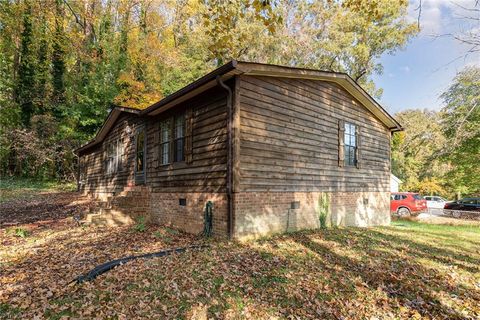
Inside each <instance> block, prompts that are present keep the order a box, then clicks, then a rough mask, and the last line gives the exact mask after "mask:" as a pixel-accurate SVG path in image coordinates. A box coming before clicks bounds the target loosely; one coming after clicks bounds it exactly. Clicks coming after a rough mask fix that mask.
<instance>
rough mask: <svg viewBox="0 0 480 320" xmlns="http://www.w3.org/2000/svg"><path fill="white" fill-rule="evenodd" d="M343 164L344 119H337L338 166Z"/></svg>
mask: <svg viewBox="0 0 480 320" xmlns="http://www.w3.org/2000/svg"><path fill="white" fill-rule="evenodd" d="M344 165H345V121H343V120H339V121H338V166H339V167H343V166H344Z"/></svg>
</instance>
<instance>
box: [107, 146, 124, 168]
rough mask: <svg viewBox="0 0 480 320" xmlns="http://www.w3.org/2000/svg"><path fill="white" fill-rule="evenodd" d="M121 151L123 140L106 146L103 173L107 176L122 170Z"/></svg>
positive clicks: (122, 149)
mask: <svg viewBox="0 0 480 320" xmlns="http://www.w3.org/2000/svg"><path fill="white" fill-rule="evenodd" d="M123 151H124V147H123V139H119V140H115V141H112V142H110V143H108V144H107V146H106V157H105V171H106V172H107V174H114V173H116V172H119V171H121V170H122V157H123Z"/></svg>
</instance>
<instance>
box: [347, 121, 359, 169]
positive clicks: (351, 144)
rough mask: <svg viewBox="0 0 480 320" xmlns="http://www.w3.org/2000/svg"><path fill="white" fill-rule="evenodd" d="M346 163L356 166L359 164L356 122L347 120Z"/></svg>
mask: <svg viewBox="0 0 480 320" xmlns="http://www.w3.org/2000/svg"><path fill="white" fill-rule="evenodd" d="M344 146H345V154H344V157H345V158H344V159H345V165H347V166H355V165H356V164H357V150H356V149H357V128H356V126H355V125H354V124H351V123H348V122H345V136H344Z"/></svg>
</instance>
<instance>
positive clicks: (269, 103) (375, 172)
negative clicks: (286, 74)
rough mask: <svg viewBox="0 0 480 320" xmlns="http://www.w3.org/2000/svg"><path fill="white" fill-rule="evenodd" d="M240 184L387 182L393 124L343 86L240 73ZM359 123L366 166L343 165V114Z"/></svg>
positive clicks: (338, 187)
mask: <svg viewBox="0 0 480 320" xmlns="http://www.w3.org/2000/svg"><path fill="white" fill-rule="evenodd" d="M239 90H240V110H241V112H240V122H241V124H240V128H241V129H240V160H239V162H240V173H239V176H240V181H239V187H238V190H237V191H247V192H248V191H380V192H382V191H385V192H387V191H388V190H389V177H390V132H389V130H388V129H387V128H386V127H385V126H384V125H383V124H382V123H381V122H380V121H379V120H378V119H377V118H376V117H375V116H374V115H373V114H372V113H371V112H369V111H368V110H367V109H366V108H365V107H363V106H362V105H360V103H359V102H358V101H357V100H355V98H353V97H352V96H351V95H350V94H349V93H348V92H347V91H345V90H344V89H343V88H341V87H340V86H338V85H336V84H333V83H329V82H324V81H315V80H303V79H289V78H274V77H253V76H242V77H241V81H240V89H239ZM341 120H343V121H347V122H350V123H353V124H355V125H357V126H359V127H360V128H361V130H360V141H361V149H360V153H359V156H360V159H359V160H360V161H361V162H360V163H361V166H360V167H359V168H357V167H350V166H344V167H340V166H339V161H338V155H339V130H338V126H339V121H341Z"/></svg>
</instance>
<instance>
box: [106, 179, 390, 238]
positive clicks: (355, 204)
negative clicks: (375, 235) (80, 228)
mask: <svg viewBox="0 0 480 320" xmlns="http://www.w3.org/2000/svg"><path fill="white" fill-rule="evenodd" d="M320 195H321V193H319V192H241V193H235V194H234V197H233V207H234V225H235V231H234V237H236V238H245V237H255V236H261V235H267V234H272V233H281V232H286V231H294V230H300V229H313V228H318V227H319V219H318V211H317V210H318V209H317V208H318V207H317V206H318V199H319V197H320ZM328 195H329V198H330V215H329V217H328V219H327V220H328V223H329V224H332V225H337V226H359V227H368V226H374V225H387V224H389V223H390V193H389V192H330V193H328ZM96 198H100V199H103V200H105V199H108V201H109V202H110V203H111V205H112V207H113V208H114V209H115V210H117V211H119V212H121V213H122V214H126V215H128V216H130V217H131V218H133V219H135V218H136V217H139V216H145V217H146V218H147V220H148V221H149V222H153V223H158V224H161V225H166V226H171V227H173V228H177V229H180V230H183V231H186V232H189V233H194V234H198V233H200V232H202V230H203V225H204V221H203V220H204V209H205V204H206V203H207V201H212V202H213V204H214V208H213V232H214V234H215V235H216V236H220V237H224V236H226V235H227V230H228V228H227V221H228V220H227V216H228V213H227V197H226V194H225V193H167V192H151V190H150V188H148V187H126V188H125V190H124V191H122V192H120V193H118V194H116V195H112V194H106V193H105V194H98V195H96ZM180 199H185V200H186V203H185V205H181V204H180V202H179V201H180ZM292 202H298V205H299V207H298V208H296V209H292V208H291V206H292Z"/></svg>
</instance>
